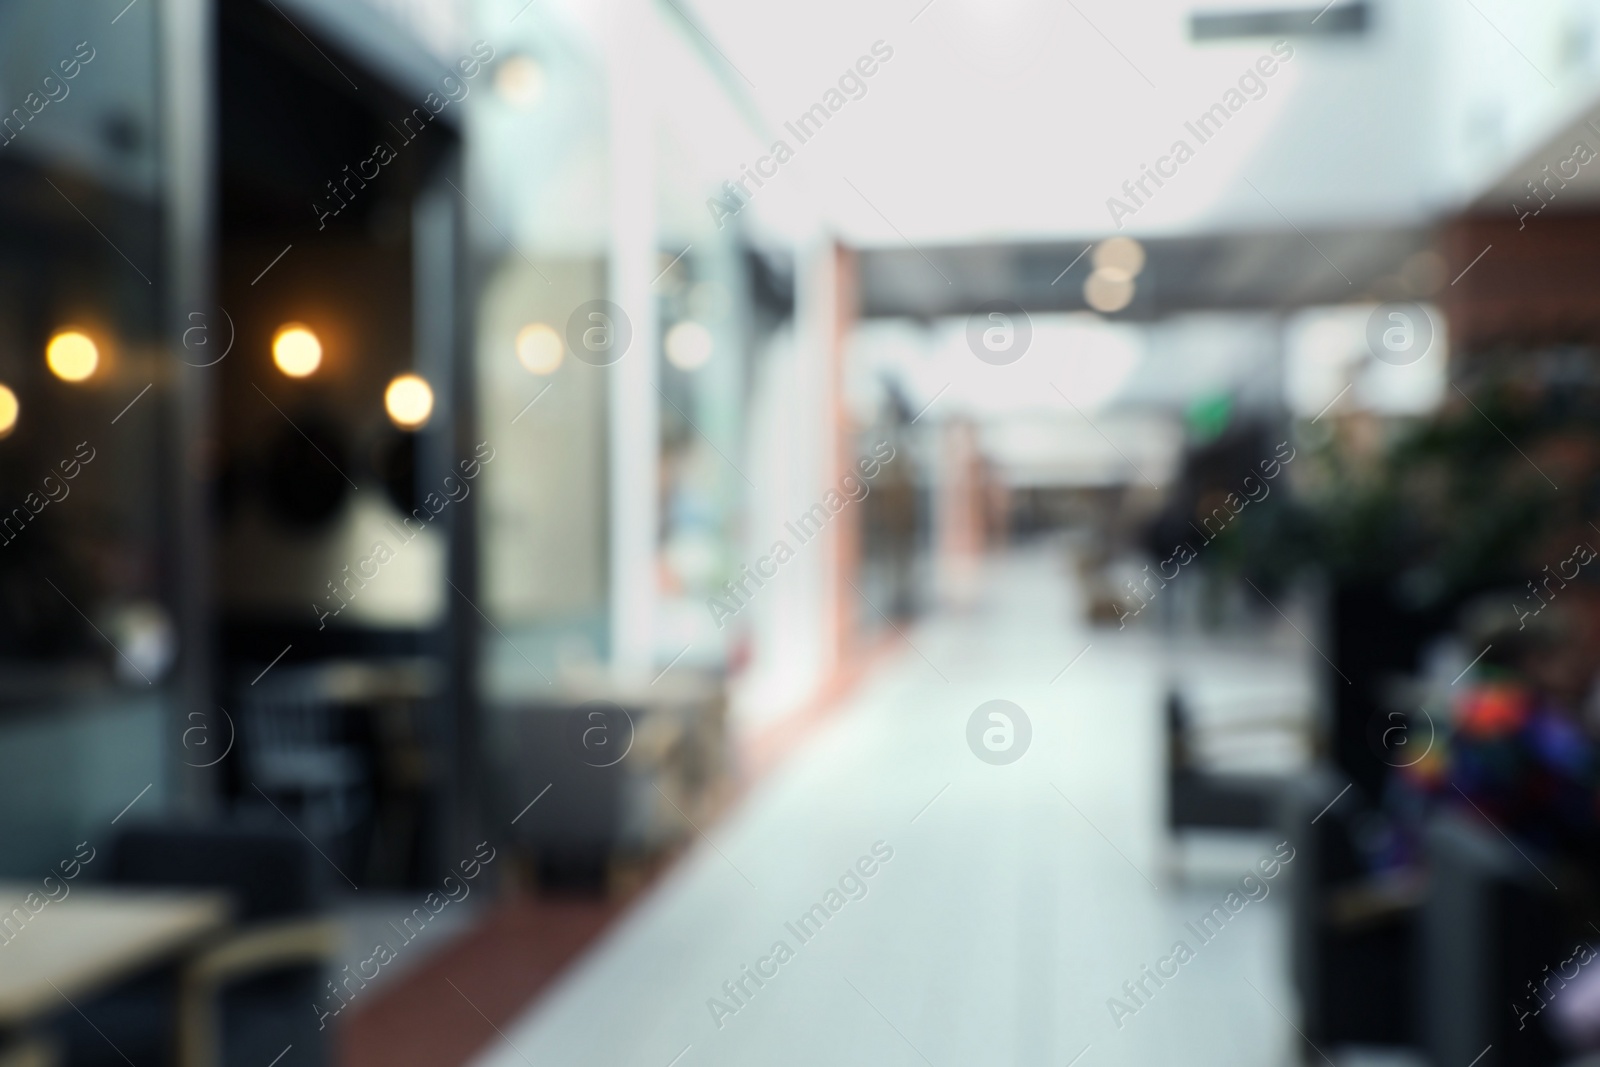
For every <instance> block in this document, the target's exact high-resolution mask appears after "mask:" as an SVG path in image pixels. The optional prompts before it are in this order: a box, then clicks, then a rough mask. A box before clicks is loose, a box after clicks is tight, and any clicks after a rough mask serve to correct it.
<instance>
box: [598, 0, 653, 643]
mask: <svg viewBox="0 0 1600 1067" xmlns="http://www.w3.org/2000/svg"><path fill="white" fill-rule="evenodd" d="M656 30H657V23H656V19H655V11H654V8H653V7H652V5H651V3H650V2H649V0H610V3H609V5H608V20H607V45H608V47H607V54H606V61H607V74H608V84H609V90H610V94H611V101H610V103H611V116H610V118H611V137H610V141H611V243H610V259H609V277H608V283H609V284H608V289H609V292H608V293H607V296H606V298H607V299H609V300H611V301H614V302H615V303H616V304H618V305H620V306H621V308H622V310H623V312H624V313H625V314H626V315H627V316H628V320H629V322H630V323H631V325H632V331H633V340H632V343H631V345H630V347H629V349H628V351H627V353H626V354H625V355H624V356H623V357H622V359H621V360H620V361H619V362H617V363H615V364H613V365H612V366H611V367H610V368H609V369H608V370H607V372H606V373H608V374H609V375H610V376H611V380H610V397H609V399H610V412H609V424H608V431H607V432H608V441H609V446H610V456H609V463H610V478H611V485H610V500H611V520H610V525H611V575H610V602H611V665H612V668H613V670H615V671H617V672H618V673H619V674H637V673H642V672H645V671H648V670H649V669H650V667H651V666H652V663H653V660H654V651H655V648H654V644H655V607H656V574H655V557H656V527H657V523H658V517H657V514H656V512H657V498H658V494H659V485H658V483H659V480H660V473H659V470H658V463H659V454H660V449H661V433H660V417H661V409H660V403H661V400H660V397H659V396H658V394H657V393H656V379H657V376H658V375H657V366H658V358H657V354H656V333H657V326H656V305H655V298H654V295H653V292H652V290H651V282H652V281H654V279H655V274H656V258H657V256H656V218H655V196H656V190H655V121H654V118H655V116H654V112H653V110H652V101H653V99H654V94H655V91H656V90H655V88H654V87H653V84H652V83H653V81H654V78H653V74H652V71H653V70H654V69H655V63H654V59H655V55H654V51H653V49H654V47H656V42H655V37H656Z"/></svg>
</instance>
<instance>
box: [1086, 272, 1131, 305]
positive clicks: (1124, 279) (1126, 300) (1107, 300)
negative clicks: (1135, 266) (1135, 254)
mask: <svg viewBox="0 0 1600 1067" xmlns="http://www.w3.org/2000/svg"><path fill="white" fill-rule="evenodd" d="M1133 290H1134V284H1133V278H1132V276H1131V275H1129V274H1128V272H1127V271H1124V270H1118V269H1117V268H1116V267H1098V268H1096V269H1095V272H1094V273H1093V274H1091V275H1089V277H1088V279H1087V280H1086V281H1085V282H1084V283H1083V299H1084V301H1085V303H1087V304H1088V305H1089V306H1090V307H1092V308H1094V309H1095V310H1096V311H1098V312H1100V313H1102V314H1105V315H1109V314H1111V313H1112V312H1113V311H1121V310H1122V309H1123V308H1125V307H1127V306H1128V305H1129V304H1131V303H1133Z"/></svg>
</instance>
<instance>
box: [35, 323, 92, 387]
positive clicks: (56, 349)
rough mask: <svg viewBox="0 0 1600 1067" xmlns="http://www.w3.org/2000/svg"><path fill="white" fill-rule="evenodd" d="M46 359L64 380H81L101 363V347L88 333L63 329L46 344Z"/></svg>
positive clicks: (53, 372) (51, 371)
mask: <svg viewBox="0 0 1600 1067" xmlns="http://www.w3.org/2000/svg"><path fill="white" fill-rule="evenodd" d="M44 361H45V363H46V364H48V365H49V367H50V373H51V374H54V375H55V376H56V377H57V378H60V379H61V380H62V381H64V382H81V381H83V380H84V379H85V378H87V377H89V375H91V374H93V373H94V369H95V368H96V367H98V366H99V365H100V349H99V348H97V347H95V343H94V342H93V341H92V340H90V339H89V336H88V335H87V334H83V333H79V332H78V331H77V330H62V331H61V332H60V333H58V334H56V335H55V336H54V337H52V338H50V343H49V344H48V345H47V346H45V350H44Z"/></svg>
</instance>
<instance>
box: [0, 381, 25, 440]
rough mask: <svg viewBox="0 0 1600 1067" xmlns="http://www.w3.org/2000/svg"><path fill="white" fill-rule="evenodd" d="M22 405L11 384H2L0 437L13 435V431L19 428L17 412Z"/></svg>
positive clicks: (0, 390)
mask: <svg viewBox="0 0 1600 1067" xmlns="http://www.w3.org/2000/svg"><path fill="white" fill-rule="evenodd" d="M19 410H21V405H20V404H18V403H17V394H16V393H13V392H12V391H11V387H10V386H6V385H0V437H9V436H11V431H12V430H15V429H16V428H17V412H18V411H19Z"/></svg>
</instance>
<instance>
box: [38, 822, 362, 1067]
mask: <svg viewBox="0 0 1600 1067" xmlns="http://www.w3.org/2000/svg"><path fill="white" fill-rule="evenodd" d="M316 862H317V857H316V854H315V853H314V852H313V851H312V849H311V847H310V846H309V844H307V842H305V841H304V840H303V839H301V838H300V837H299V836H298V835H296V834H294V833H293V832H292V831H290V830H283V831H281V832H280V831H278V830H276V829H265V828H248V827H238V826H227V825H170V826H143V827H130V828H129V829H128V830H127V831H125V832H124V833H123V834H122V835H121V836H120V837H119V838H118V839H117V840H116V841H115V842H114V843H113V845H112V849H111V860H110V863H109V864H108V867H109V871H108V881H110V882H111V883H112V884H116V885H123V886H129V887H134V886H138V887H143V888H150V889H191V890H221V891H223V892H225V893H227V894H228V896H229V897H230V899H231V901H232V903H233V917H234V919H235V922H236V924H237V925H236V926H234V927H233V928H231V929H230V930H229V931H228V932H227V933H226V934H225V935H224V936H223V937H221V938H220V939H218V940H216V941H214V942H211V943H209V944H207V945H205V946H203V947H202V948H201V949H200V950H199V951H198V952H196V953H195V954H194V955H193V956H191V957H190V958H188V959H186V960H184V961H183V962H182V963H181V964H179V965H177V966H176V967H169V968H164V969H162V970H160V971H156V972H153V973H149V974H146V975H142V976H139V977H137V978H135V979H133V980H131V981H129V982H127V983H125V984H124V985H123V986H121V987H119V988H118V989H116V990H113V991H111V992H110V993H107V994H105V995H103V996H100V997H98V998H95V999H94V1000H92V1001H90V1002H88V1003H86V1004H84V1005H82V1007H83V1015H84V1016H85V1017H86V1018H83V1019H80V1018H78V1017H77V1016H75V1015H74V1016H73V1017H65V1018H63V1025H62V1027H61V1028H60V1029H61V1031H62V1033H61V1036H62V1044H63V1050H64V1056H63V1059H64V1061H65V1063H66V1067H102V1065H105V1067H112V1065H114V1064H122V1063H123V1055H124V1054H125V1055H126V1056H128V1057H129V1058H131V1059H132V1060H133V1061H134V1062H136V1063H140V1064H141V1067H143V1065H146V1064H149V1065H151V1067H154V1065H156V1064H173V1063H175V1064H177V1067H262V1065H263V1064H265V1063H267V1062H269V1061H271V1060H272V1059H273V1058H274V1057H275V1056H277V1055H278V1053H280V1052H282V1051H284V1049H285V1048H287V1047H290V1046H292V1051H291V1052H290V1054H289V1056H287V1057H285V1059H284V1060H283V1063H282V1064H281V1065H280V1067H325V1064H326V1063H327V1062H328V1059H329V1057H328V1054H327V1047H326V1042H325V1037H326V1032H325V1031H319V1028H318V1023H317V1017H316V1014H315V1012H314V1011H313V1008H312V1005H313V1004H315V1003H316V1002H318V1001H319V1000H320V999H321V997H320V994H321V989H320V986H321V983H322V965H323V962H324V961H325V960H326V959H327V958H328V957H329V955H330V954H331V953H332V950H333V948H334V946H335V945H336V937H335V933H334V930H333V928H332V926H331V924H329V923H327V922H325V921H321V920H318V919H317V918H316V917H315V916H314V914H313V908H314V907H315V905H316V902H317V892H316V890H317V885H318V877H317V872H318V867H317V866H316ZM90 1022H92V1024H93V1028H92V1029H91V1028H87V1027H86V1024H88V1023H90ZM95 1030H98V1033H96V1032H95ZM102 1035H103V1036H102ZM108 1046H115V1049H114V1050H113V1049H112V1048H110V1047H108Z"/></svg>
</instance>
